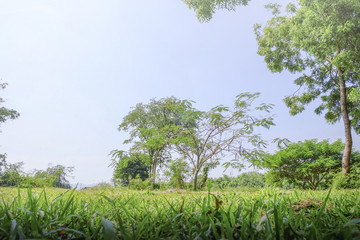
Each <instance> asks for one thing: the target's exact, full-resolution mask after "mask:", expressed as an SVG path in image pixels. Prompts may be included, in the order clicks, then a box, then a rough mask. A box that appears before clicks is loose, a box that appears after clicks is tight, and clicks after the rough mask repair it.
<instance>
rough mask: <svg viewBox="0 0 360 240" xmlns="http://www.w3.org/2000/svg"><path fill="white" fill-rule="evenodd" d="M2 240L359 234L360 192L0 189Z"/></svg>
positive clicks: (347, 236) (353, 236) (333, 236)
mask: <svg viewBox="0 0 360 240" xmlns="http://www.w3.org/2000/svg"><path fill="white" fill-rule="evenodd" d="M0 197H1V204H0V239H359V238H360V231H359V226H360V225H359V224H360V208H359V202H360V198H359V197H360V192H359V190H327V191H310V190H308V191H300V190H292V191H284V190H280V189H272V188H263V189H257V190H256V189H241V190H233V191H226V192H215V191H214V192H212V191H211V189H208V191H207V192H181V193H180V192H172V193H164V192H161V191H129V190H126V191H125V190H122V189H118V188H98V189H97V188H93V189H84V190H68V191H65V190H61V189H55V188H49V189H31V188H28V189H18V188H0Z"/></svg>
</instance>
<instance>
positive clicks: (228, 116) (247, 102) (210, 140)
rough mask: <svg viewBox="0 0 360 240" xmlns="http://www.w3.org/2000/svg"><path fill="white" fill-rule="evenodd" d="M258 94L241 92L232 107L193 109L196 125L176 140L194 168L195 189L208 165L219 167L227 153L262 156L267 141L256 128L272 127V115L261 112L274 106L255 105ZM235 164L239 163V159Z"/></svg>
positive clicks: (179, 149) (181, 152)
mask: <svg viewBox="0 0 360 240" xmlns="http://www.w3.org/2000/svg"><path fill="white" fill-rule="evenodd" d="M258 96H259V94H258V93H255V94H251V93H242V94H239V95H238V96H237V97H236V100H235V103H234V106H233V108H229V107H226V106H223V105H219V106H216V107H214V108H212V109H211V110H210V111H207V112H201V111H194V112H193V114H192V117H193V122H194V123H195V124H194V127H192V128H187V129H184V130H183V131H181V132H180V133H179V135H178V136H177V137H176V138H175V139H174V143H175V145H176V149H177V150H178V152H179V154H181V155H182V156H184V157H185V158H187V159H188V160H189V161H190V165H191V166H192V168H193V174H194V176H193V181H194V189H196V188H197V179H198V174H199V172H200V171H201V170H202V168H203V167H204V166H205V165H206V164H209V163H210V162H212V164H210V165H209V166H211V165H213V166H216V163H217V162H218V161H219V159H220V157H223V156H224V154H225V153H226V152H228V153H232V154H234V155H235V156H238V155H241V156H242V157H243V158H247V159H251V160H253V161H255V160H256V158H257V157H258V156H259V153H260V150H261V148H262V147H263V146H264V145H265V144H266V143H265V142H264V141H263V140H262V139H261V136H260V135H259V134H257V133H256V128H257V127H265V128H269V127H270V126H272V125H273V124H274V123H273V119H272V117H270V116H267V117H264V116H261V112H265V113H268V112H269V110H270V109H271V108H272V105H269V104H260V105H259V106H257V107H253V106H252V105H253V102H254V101H255V99H256V98H258ZM247 144H250V145H247ZM232 163H234V164H237V166H239V165H238V164H239V161H238V160H236V161H234V162H232ZM205 174H207V172H206V173H205Z"/></svg>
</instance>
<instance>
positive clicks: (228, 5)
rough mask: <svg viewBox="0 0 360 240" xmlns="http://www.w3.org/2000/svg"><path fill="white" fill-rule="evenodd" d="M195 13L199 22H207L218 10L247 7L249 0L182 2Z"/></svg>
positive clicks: (196, 0) (195, 0) (197, 0)
mask: <svg viewBox="0 0 360 240" xmlns="http://www.w3.org/2000/svg"><path fill="white" fill-rule="evenodd" d="M183 1H184V2H185V3H186V4H187V5H188V7H189V8H190V9H192V10H194V11H195V12H196V15H197V17H198V19H199V21H200V22H208V21H210V19H211V18H212V16H213V14H214V13H215V11H216V10H218V9H227V10H231V11H233V10H235V7H236V6H239V5H244V6H245V5H247V4H248V3H249V2H250V0H183Z"/></svg>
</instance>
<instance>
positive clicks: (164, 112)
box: [119, 97, 191, 182]
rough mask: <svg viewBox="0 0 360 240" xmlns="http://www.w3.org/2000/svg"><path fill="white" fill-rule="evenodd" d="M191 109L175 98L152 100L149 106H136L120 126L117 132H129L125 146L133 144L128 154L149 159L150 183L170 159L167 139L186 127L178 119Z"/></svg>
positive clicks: (188, 102) (185, 102)
mask: <svg viewBox="0 0 360 240" xmlns="http://www.w3.org/2000/svg"><path fill="white" fill-rule="evenodd" d="M190 108H191V102H190V101H187V100H179V99H177V98H175V97H169V98H162V99H160V100H155V99H152V100H151V101H150V103H148V104H143V103H139V104H137V105H136V107H135V108H134V109H133V110H132V111H131V112H130V113H129V114H128V115H126V116H125V117H124V119H123V122H122V123H121V124H120V126H119V131H128V132H129V133H130V138H129V139H127V140H125V141H124V143H125V144H126V143H133V146H132V147H131V151H132V152H139V153H143V154H146V155H147V156H148V157H149V177H150V178H151V179H152V181H153V182H154V181H155V177H156V171H157V168H158V166H160V165H161V164H163V163H164V162H166V161H168V160H169V159H170V153H169V151H168V150H169V146H170V145H169V144H170V139H172V138H174V137H175V136H176V134H177V132H178V131H179V129H182V128H183V127H186V126H185V125H184V124H183V123H182V120H181V119H182V117H181V116H182V115H183V113H184V112H185V111H187V110H188V109H190Z"/></svg>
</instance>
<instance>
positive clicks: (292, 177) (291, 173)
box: [262, 139, 360, 190]
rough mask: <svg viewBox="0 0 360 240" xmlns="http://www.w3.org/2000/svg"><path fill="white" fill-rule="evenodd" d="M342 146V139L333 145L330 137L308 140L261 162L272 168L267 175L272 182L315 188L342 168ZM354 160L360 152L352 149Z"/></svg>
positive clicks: (287, 147) (284, 149)
mask: <svg viewBox="0 0 360 240" xmlns="http://www.w3.org/2000/svg"><path fill="white" fill-rule="evenodd" d="M343 149H344V144H343V143H342V142H341V141H340V140H338V141H336V142H334V143H331V144H330V143H329V141H328V140H323V141H321V142H317V140H315V139H314V140H306V141H305V142H297V143H291V144H289V145H288V146H286V147H283V148H281V149H280V150H279V151H278V152H276V153H275V154H268V155H266V156H265V158H264V162H263V164H262V165H263V166H264V167H265V168H268V169H270V171H269V172H268V173H267V175H268V179H269V176H271V181H272V182H273V183H276V182H280V181H283V180H287V181H289V182H290V183H291V184H293V185H295V186H298V187H301V188H311V189H313V190H315V189H316V188H317V187H318V186H319V184H320V183H321V182H322V181H323V180H328V179H329V178H330V177H331V176H332V174H333V173H335V172H336V171H338V170H339V169H341V156H342V151H343ZM352 160H353V161H354V162H357V161H359V160H360V155H359V153H358V152H355V151H354V152H353V155H352Z"/></svg>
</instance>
